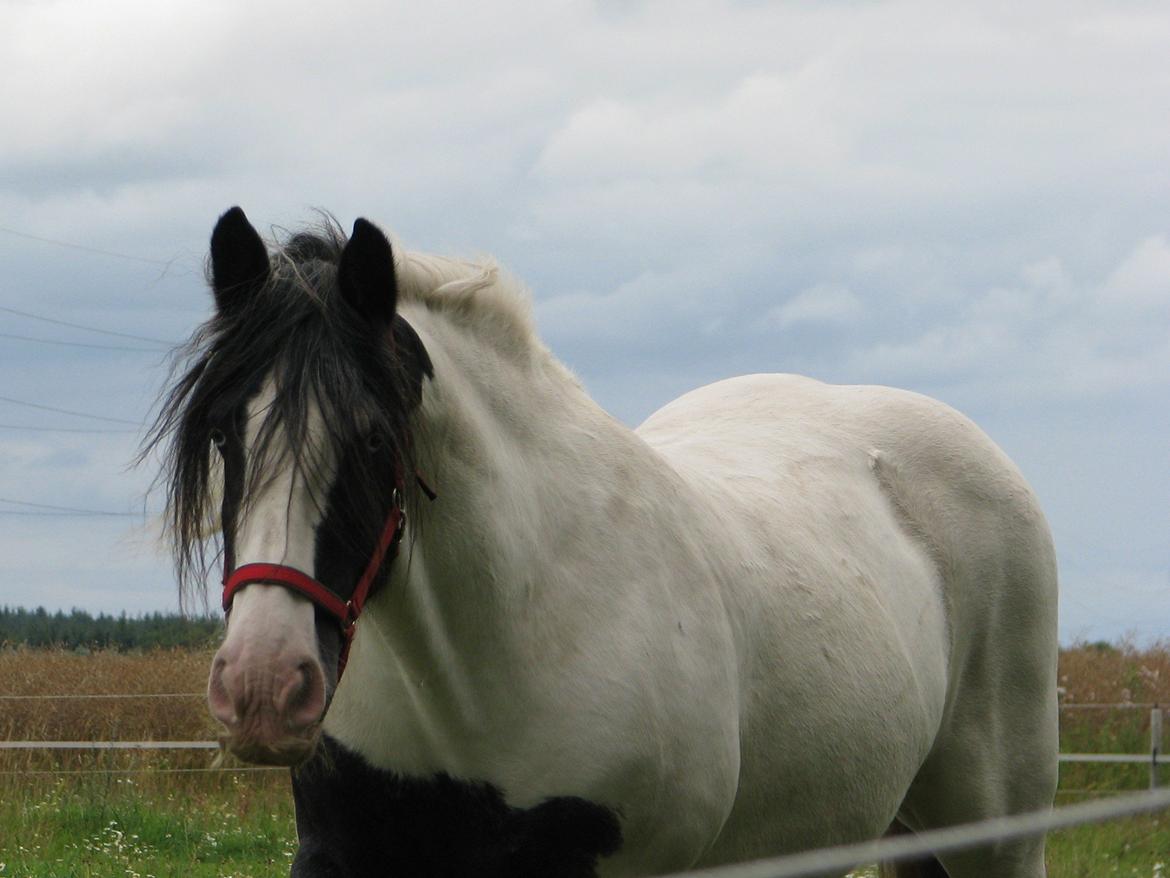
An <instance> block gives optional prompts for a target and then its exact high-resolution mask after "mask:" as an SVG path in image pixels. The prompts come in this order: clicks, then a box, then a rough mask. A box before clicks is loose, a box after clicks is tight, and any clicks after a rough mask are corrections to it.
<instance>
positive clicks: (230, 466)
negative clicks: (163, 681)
mask: <svg viewBox="0 0 1170 878" xmlns="http://www.w3.org/2000/svg"><path fill="white" fill-rule="evenodd" d="M209 274H210V283H211V287H212V290H213V292H214V295H215V304H216V313H215V316H214V317H213V318H212V319H211V320H209V321H208V322H207V324H205V325H204V326H203V327H202V328H201V329H200V330H199V332H197V333H196V335H195V337H194V340H193V342H192V348H191V366H190V369H189V370H188V371H187V373H186V374H185V375H184V376H183V377H182V378H181V379H180V380H179V382H178V383H177V385H176V386H175V387H174V388H173V389H172V390H171V392H170V394H169V396H168V397H167V399H166V403H165V406H164V408H163V411H162V414H161V416H160V418H159V422H158V426H157V427H156V431H155V434H154V437H155V438H154V441H158V440H159V439H160V438H161V437H163V436H169V438H170V444H169V448H168V454H167V458H166V459H167V464H168V467H167V477H168V484H167V487H168V518H169V521H170V524H171V528H172V531H173V536H174V540H175V545H176V557H177V566H178V572H179V577H180V583H181V587H182V588H184V589H189V588H190V587H191V586H192V585H195V586H196V587H199V586H201V585H202V583H203V582H204V580H205V578H206V576H207V573H208V570H209V568H210V567H211V566H212V563H211V562H209V553H207V552H206V548H207V543H208V537H209V535H211V534H214V533H216V532H218V533H219V534H220V536H221V541H220V547H221V549H222V560H223V573H224V580H225V591H224V609H225V611H226V612H227V613H228V625H227V634H226V637H225V639H224V642H223V645H222V646H221V647H220V649H219V651H218V652H217V653H216V655H215V659H214V662H213V665H212V669H211V677H210V680H209V684H208V702H209V704H210V707H211V712H212V714H213V715H214V716H215V717H216V719H218V720H219V721H220V722H221V723H222V724H223V726H224V728H225V730H226V735H225V742H226V745H227V747H228V749H229V750H231V751H232V752H233V753H235V754H236V755H238V756H240V757H241V758H243V759H245V760H248V761H253V762H267V763H278V764H295V763H297V762H299V761H301V760H303V759H304V758H306V757H307V756H308V755H309V754H310V753H311V752H312V750H313V748H314V746H315V744H316V742H317V738H318V735H319V729H320V724H321V721H322V719H323V718H324V715H325V711H326V709H327V707H328V704H329V700H330V698H331V696H332V692H333V688H334V687H335V685H336V683H337V679H338V676H339V673H340V667H339V665H340V664H341V663H343V661H344V655H345V651H346V646H347V645H348V639H347V638H348V634H349V633H350V631H351V630H352V628H351V627H350V626H351V625H352V621H353V616H354V615H355V609H356V610H360V606H361V603H362V602H363V600H364V593H363V592H364V591H365V590H366V589H367V588H370V587H376V586H377V584H378V583H379V582H380V581H382V580H384V579H385V578H386V577H387V576H388V575H389V568H390V564H391V562H392V558H393V555H394V552H393V549H394V548H395V547H396V543H397V540H398V538H400V537H401V525H402V521H401V514H400V513H401V511H402V509H403V508H404V504H405V498H404V496H403V494H404V492H405V490H406V487H407V486H408V485H409V486H411V487H413V473H414V466H413V462H412V459H411V449H412V443H411V438H410V437H411V432H410V417H411V413H412V411H413V410H414V408H415V407H416V406H417V405H418V402H419V400H420V397H421V388H422V381H423V376H424V375H425V374H429V372H430V363H429V360H428V358H427V355H426V351H425V349H424V348H423V346H422V344H421V342H420V341H419V338H418V336H417V335H416V334H415V333H414V331H413V330H412V329H411V327H410V326H409V324H407V323H406V321H405V320H403V319H402V318H401V317H400V316H398V315H397V314H396V313H395V311H396V298H397V293H396V284H395V277H394V260H393V256H392V253H391V249H390V244H389V242H388V241H387V240H386V238H385V236H384V235H383V234H382V233H381V232H380V231H378V230H377V229H376V228H375V227H374V226H373V225H371V224H370V223H368V222H366V221H365V220H360V219H359V220H358V221H357V222H356V223H355V224H354V229H353V234H352V235H351V236H350V238H349V239H348V241H347V240H346V239H345V237H344V235H343V234H342V233H341V232H340V231H339V230H338V229H337V228H336V227H335V226H333V225H330V226H329V228H328V229H327V230H326V231H325V232H324V233H322V234H308V233H302V234H297V235H294V236H292V237H291V238H289V239H288V240H287V241H286V242H285V244H284V246H283V247H282V248H280V249H278V250H277V251H275V252H274V253H272V254H271V255H270V254H269V252H268V249H267V247H266V246H265V244H264V242H263V241H262V240H261V238H260V236H259V235H258V234H257V233H256V231H255V229H253V228H252V226H251V225H250V224H249V223H248V220H247V218H246V217H245V216H244V213H243V211H241V210H240V209H239V208H233V209H232V210H230V211H228V212H227V213H226V214H224V216H223V217H221V218H220V220H219V223H218V224H217V225H216V227H215V231H214V233H213V234H212V238H211V259H210V269H209ZM407 473H409V474H410V476H411V477H410V478H409V479H407V478H405V477H404V474H407ZM212 560H213V559H212ZM233 574H235V575H233Z"/></svg>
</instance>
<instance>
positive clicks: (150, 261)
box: [0, 226, 175, 268]
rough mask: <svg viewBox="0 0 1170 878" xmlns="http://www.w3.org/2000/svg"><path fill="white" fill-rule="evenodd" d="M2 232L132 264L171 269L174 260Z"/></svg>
mask: <svg viewBox="0 0 1170 878" xmlns="http://www.w3.org/2000/svg"><path fill="white" fill-rule="evenodd" d="M0 232H3V233H4V234H6V235H13V236H14V237H17V238H25V239H27V240H29V241H40V242H41V243H42V244H52V245H53V246H54V247H67V248H69V249H70V250H82V251H84V252H86V253H97V254H99V255H101V256H113V257H114V258H116V259H128V260H130V261H132V262H145V263H146V264H148V265H163V266H166V267H167V268H169V267H170V266H171V265H172V264H173V263H174V261H175V260H174V259H150V258H148V257H146V256H133V255H131V254H129V253H118V252H117V251H115V250H103V249H101V248H100V247H90V246H88V245H86V244H74V243H72V242H71V241H61V240H59V239H57V238H45V237H42V236H40V235H30V234H29V233H28V232H18V231H17V230H16V229H9V228H5V227H4V226H0Z"/></svg>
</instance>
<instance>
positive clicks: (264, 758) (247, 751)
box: [219, 725, 321, 768]
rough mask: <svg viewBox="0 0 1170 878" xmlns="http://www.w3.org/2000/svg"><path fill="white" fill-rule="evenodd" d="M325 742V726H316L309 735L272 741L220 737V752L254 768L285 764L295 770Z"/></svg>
mask: <svg viewBox="0 0 1170 878" xmlns="http://www.w3.org/2000/svg"><path fill="white" fill-rule="evenodd" d="M320 742H321V727H320V726H319V725H317V726H314V727H313V728H312V729H311V730H309V731H308V732H307V733H305V734H299V735H293V734H289V735H285V736H283V737H280V738H276V739H273V740H268V741H261V740H258V739H256V738H242V737H239V736H235V735H231V734H223V735H220V737H219V746H220V750H221V751H223V752H226V753H229V754H231V755H232V756H233V757H235V758H236V759H239V760H240V761H241V762H247V763H249V764H251V765H283V766H288V767H291V768H295V767H296V766H298V765H300V764H301V763H303V762H306V761H307V760H308V759H309V758H310V757H311V756H312V755H313V754H314V753H315V752H316V751H317V745H318V744H320Z"/></svg>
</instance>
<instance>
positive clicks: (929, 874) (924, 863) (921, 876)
mask: <svg viewBox="0 0 1170 878" xmlns="http://www.w3.org/2000/svg"><path fill="white" fill-rule="evenodd" d="M913 834H914V832H913V830H911V829H910V828H909V827H907V826H906V825H905V824H903V823H900V822H899V821H897V820H895V821H894V825H893V826H891V827H890V830H889V832H887V833H886V837H887V838H888V837H890V836H892V835H913ZM878 875H879V876H880V878H947V873H946V870H945V869H944V868H943V867H942V863H940V862H939V861H938V860H936V859H935V858H934V857H932V856H930V855H929V854H927V855H926V856H925V857H923V858H922V859H919V860H904V861H902V862H900V863H882V864H881V865H880V866H879V868H878Z"/></svg>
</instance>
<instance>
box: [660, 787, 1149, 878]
mask: <svg viewBox="0 0 1170 878" xmlns="http://www.w3.org/2000/svg"><path fill="white" fill-rule="evenodd" d="M1167 808H1170V789H1160V790H1151V791H1148V792H1144V793H1135V794H1133V795H1126V796H1115V797H1113V798H1110V799H1106V800H1098V801H1093V802H1081V803H1078V804H1076V805H1067V806H1065V807H1063V808H1056V809H1051V810H1044V811H1033V812H1030V813H1027V814H1015V815H1011V816H1008V817H995V818H992V819H991V820H984V821H981V822H979V823H965V824H962V825H960V826H949V827H947V828H945V829H935V830H931V831H929V832H921V833H918V834H917V835H903V836H895V837H892V838H883V839H879V840H877V841H870V842H862V843H860V844H851V845H843V846H840V847H834V848H825V849H822V850H816V851H807V852H805V853H801V854H792V855H789V856H784V857H776V858H773V859H768V860H756V861H755V862H751V863H739V864H736V865H731V866H721V867H718V868H714V869H701V870H698V871H694V872H686V873H682V872H679V873H676V874H674V875H670V876H664V878H811V876H814V875H822V874H833V873H834V872H841V873H844V872H846V871H848V870H849V869H852V868H854V867H856V866H857V864H858V863H873V862H892V861H896V860H908V859H915V858H918V857H922V856H925V855H928V854H936V855H937V854H941V853H947V852H950V851H960V850H967V849H969V848H973V847H979V846H981V845H987V844H992V843H994V842H998V841H1008V840H1011V839H1016V838H1027V837H1029V836H1034V835H1041V834H1043V833H1047V832H1052V831H1054V830H1057V829H1068V828H1070V827H1073V826H1081V825H1082V824H1085V823H1100V822H1102V821H1105V820H1116V819H1118V818H1120V817H1132V816H1134V815H1136V814H1145V813H1149V812H1151V811H1162V810H1165V809H1167Z"/></svg>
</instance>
